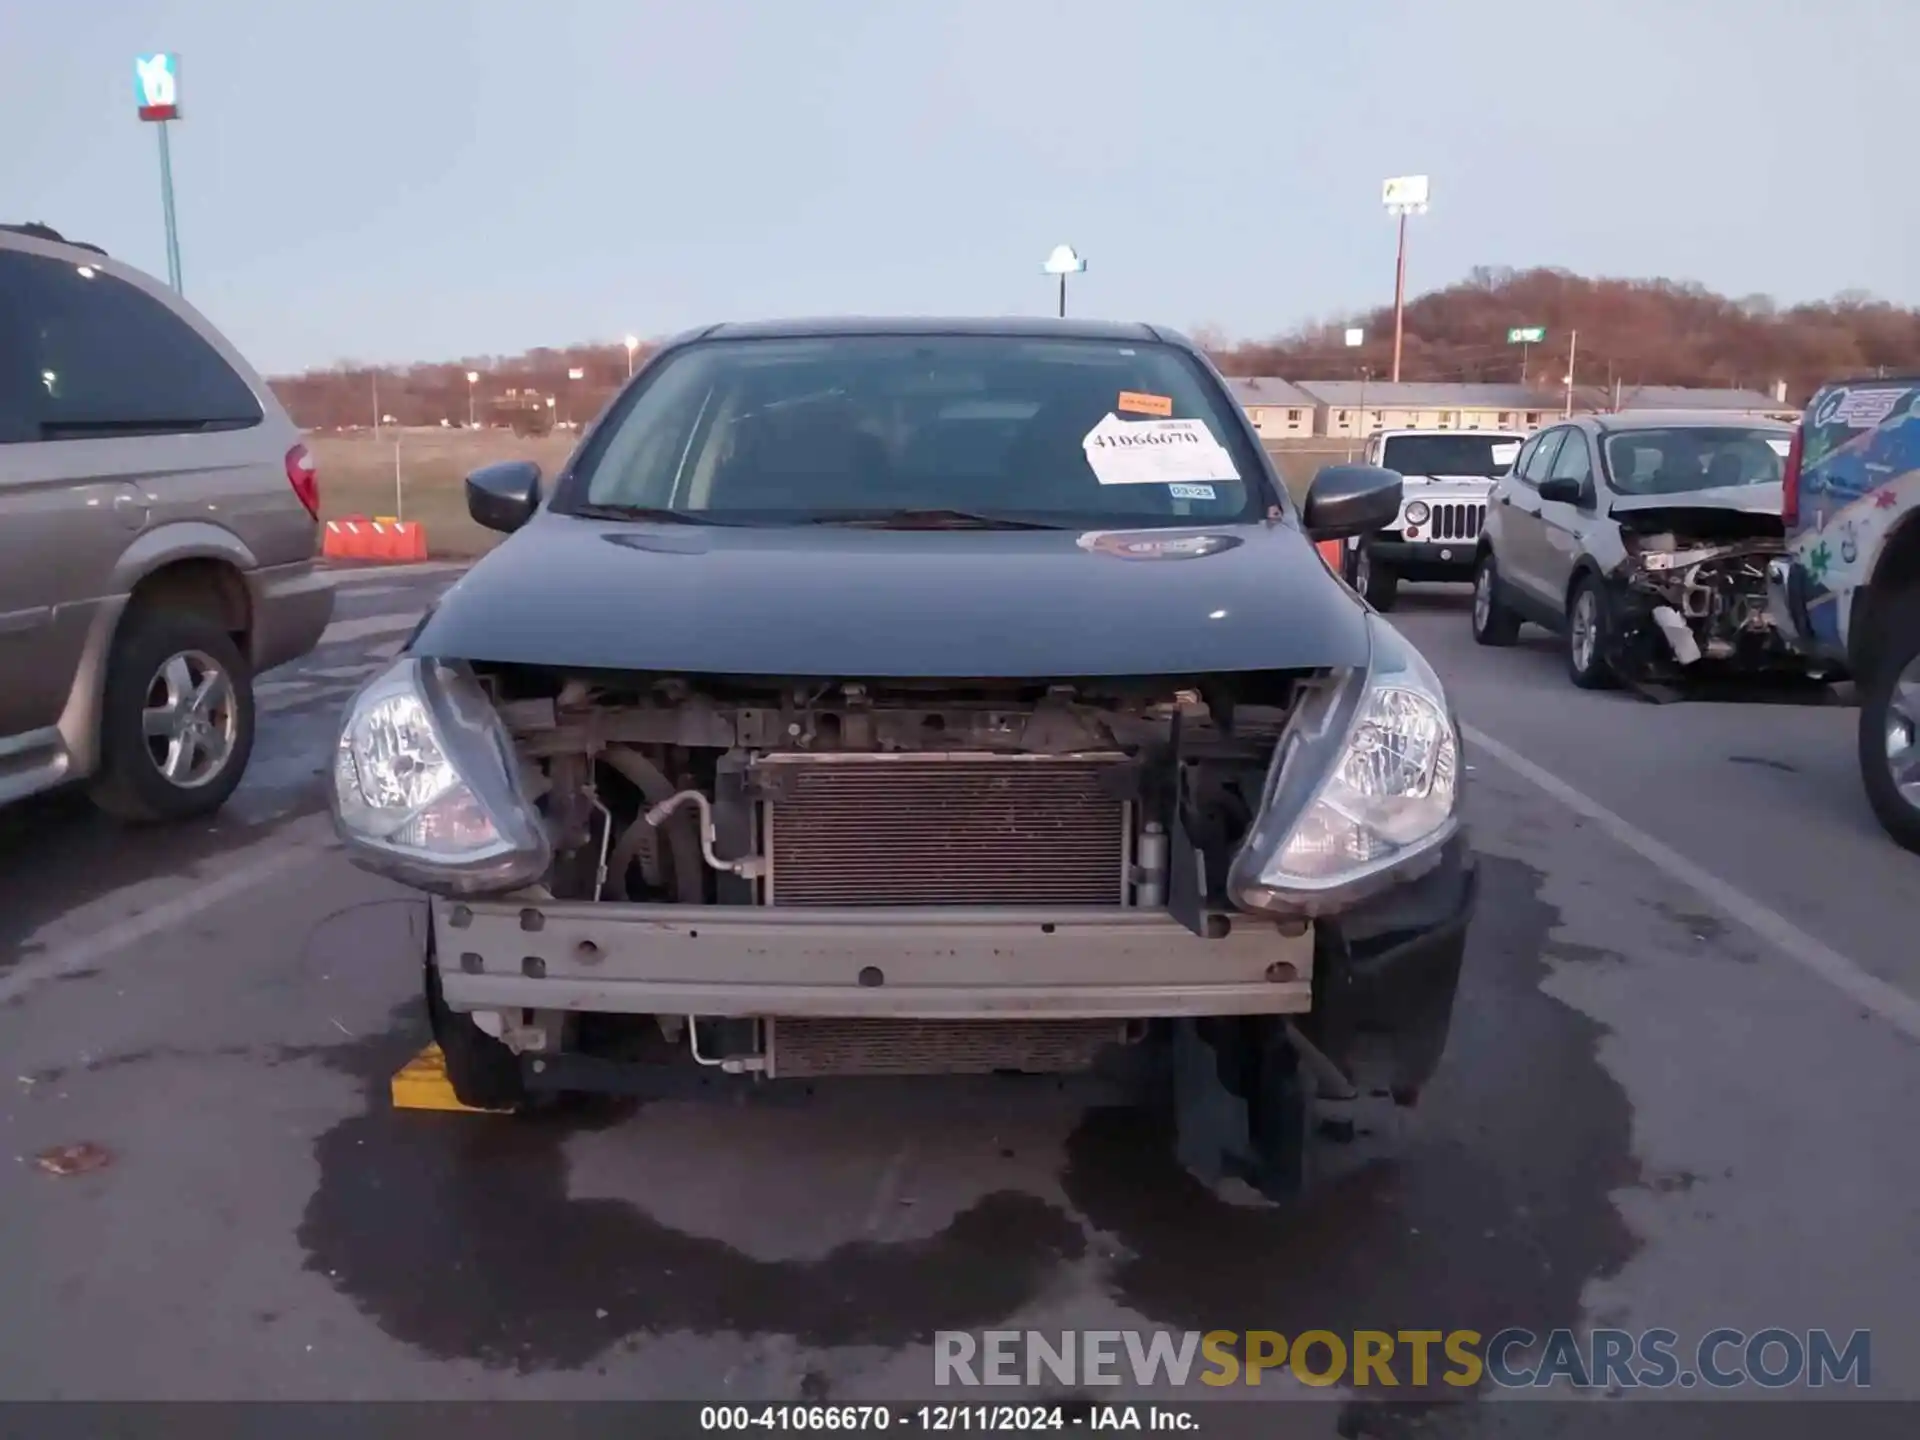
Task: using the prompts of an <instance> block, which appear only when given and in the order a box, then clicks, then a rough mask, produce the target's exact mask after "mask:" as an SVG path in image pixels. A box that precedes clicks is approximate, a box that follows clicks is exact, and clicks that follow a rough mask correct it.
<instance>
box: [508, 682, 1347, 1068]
mask: <svg viewBox="0 0 1920 1440" xmlns="http://www.w3.org/2000/svg"><path fill="white" fill-rule="evenodd" d="M481 679H482V683H483V685H485V686H486V688H487V689H488V690H489V691H490V693H491V697H492V699H493V703H494V705H495V707H496V709H497V710H498V712H499V713H500V715H501V717H502V719H503V720H504V721H505V723H506V726H507V729H508V732H509V734H510V736H511V738H512V742H513V746H514V750H515V752H516V756H517V758H518V760H519V763H520V766H521V773H522V784H523V786H524V788H525V791H526V793H527V794H528V796H529V797H530V798H532V799H533V800H534V801H535V803H536V805H537V806H538V808H539V809H540V811H541V813H542V815H543V816H544V818H545V820H546V823H547V827H548V829H549V832H550V834H551V835H552V837H553V842H554V845H553V849H554V856H555V859H554V863H553V865H552V868H551V869H550V871H549V872H548V874H547V876H546V877H545V879H544V881H543V882H542V883H541V884H540V885H538V886H536V887H533V888H532V889H530V890H528V891H526V892H523V893H522V894H521V895H520V896H519V897H517V903H526V902H531V903H533V904H535V905H538V904H539V903H540V902H541V901H543V900H552V901H588V902H594V901H597V902H605V903H627V904H631V905H635V906H652V905H661V904H668V905H675V906H679V905H686V906H721V907H728V906H735V907H771V908H777V909H779V910H780V911H782V912H785V913H788V914H793V913H796V912H800V911H804V910H825V909H840V910H844V909H847V908H860V907H868V908H871V907H883V906H884V907H897V908H899V909H901V910H906V911H912V910H920V911H922V912H923V913H932V912H934V911H942V912H945V913H957V912H958V913H964V912H967V911H972V912H975V913H983V912H987V911H1006V910H1008V909H1013V910H1016V911H1017V910H1018V909H1019V908H1021V907H1027V908H1028V909H1029V910H1030V911H1031V912H1040V913H1044V914H1049V915H1051V914H1059V913H1065V912H1078V911H1087V910H1093V909H1106V908H1110V909H1112V910H1113V911H1114V912H1116V913H1118V914H1125V913H1129V912H1131V913H1134V914H1139V913H1140V912H1143V911H1155V912H1159V913H1160V914H1161V916H1162V918H1163V920H1164V919H1165V918H1166V917H1168V916H1171V917H1173V918H1176V919H1178V920H1179V921H1180V922H1181V923H1182V924H1184V925H1185V926H1186V927H1187V928H1188V929H1189V930H1191V931H1192V932H1193V933H1194V934H1195V935H1198V936H1202V937H1205V938H1207V939H1211V940H1218V939H1220V938H1221V937H1223V936H1225V935H1226V934H1227V933H1228V931H1229V930H1230V929H1231V928H1232V927H1233V925H1234V924H1235V919H1234V912H1233V911H1232V907H1231V906H1230V905H1229V904H1228V902H1227V900H1226V897H1225V892H1224V882H1225V879H1226V876H1227V873H1228V866H1229V863H1230V861H1231V859H1232V856H1233V854H1234V852H1235V851H1236V849H1237V848H1238V847H1239V845H1240V843H1241V841H1242V839H1243V837H1244V836H1245V834H1246V832H1247V830H1248V827H1249V826H1250V825H1251V824H1252V822H1253V816H1254V812H1255V810H1256V809H1257V807H1258V806H1259V804H1260V801H1261V795H1262V791H1263V788H1264V786H1265V784H1266V781H1267V776H1268V770H1269V767H1270V764H1271V761H1272V758H1273V753H1274V747H1275V745H1276V743H1277V742H1278V741H1279V739H1280V736H1281V733H1282V731H1283V730H1284V729H1285V727H1286V725H1287V722H1288V720H1289V718H1290V716H1291V714H1292V712H1293V710H1294V708H1295V707H1296V705H1297V703H1298V701H1299V699H1300V697H1301V696H1302V695H1303V694H1305V693H1307V689H1308V687H1313V686H1321V685H1330V684H1332V683H1333V677H1331V676H1321V675H1317V674H1312V673H1308V674H1298V675H1296V674H1261V673H1254V674H1240V675H1233V676H1225V677H1193V678H1182V679H1175V680H1167V679H1142V680H1125V679H1121V680H1102V681H1098V682H1093V683H1084V682H1082V683H1064V682H1063V683H1057V684H1032V683H1025V682H1021V683H1014V682H1004V683H1003V682H992V681H982V682H975V683H960V684H953V683H946V682H901V681H890V682H885V683H874V684H869V683H860V682H832V683H822V682H817V681H814V682H804V683H790V682H789V683H783V682H778V681H769V682H764V683H751V682H746V683H743V682H739V681H732V680H725V681H720V680H703V679H699V678H695V677H682V676H631V677H623V676H608V675H600V676H595V677H592V678H588V677H582V676H567V675H559V674H553V673H549V672H529V671H526V670H505V669H495V670H492V671H489V672H485V673H483V674H482V676H481ZM527 913H532V912H527ZM735 913H738V912H735ZM1238 918H1239V920H1240V921H1241V925H1240V932H1239V934H1240V936H1242V937H1244V938H1242V939H1237V940H1236V942H1235V943H1236V945H1243V944H1253V945H1256V946H1262V947H1267V946H1270V944H1271V941H1270V939H1269V940H1262V939H1259V938H1258V935H1259V934H1260V933H1261V932H1264V934H1265V935H1266V936H1268V937H1271V936H1272V934H1273V923H1274V922H1271V921H1268V922H1266V923H1265V924H1260V923H1259V922H1255V921H1252V920H1249V919H1247V918H1246V917H1244V916H1241V917H1238ZM717 919H718V917H716V921H717ZM1046 928H1047V929H1051V928H1052V927H1051V926H1047V927H1046ZM1286 928H1288V929H1290V933H1292V934H1294V935H1296V936H1300V935H1304V934H1305V933H1306V925H1305V922H1304V921H1301V922H1295V923H1294V924H1293V925H1292V926H1291V927H1286ZM1064 933H1065V932H1064V930H1063V936H1064ZM1062 943H1071V942H1066V941H1064V939H1063V942H1062ZM1162 943H1164V942H1162ZM1124 963H1125V962H1124V956H1123V955H1122V954H1120V953H1119V952H1114V955H1113V959H1112V964H1113V965H1114V967H1115V973H1116V976H1117V975H1118V973H1119V972H1120V970H1121V969H1123V968H1124ZM1262 963H1265V962H1262ZM887 968H888V971H889V974H891V970H892V967H891V966H888V967H887ZM1195 968H1196V972H1197V970H1198V969H1199V968H1200V967H1198V966H1196V967H1195ZM1304 972H1305V966H1304V963H1303V964H1302V965H1301V967H1300V973H1301V975H1302V976H1303V977H1304ZM1288 973H1289V974H1292V973H1294V972H1293V971H1292V970H1291V969H1290V970H1289V972H1288ZM479 1019H480V1022H481V1023H483V1024H484V1025H485V1026H487V1028H488V1029H489V1031H490V1033H497V1038H499V1039H501V1040H503V1041H504V1042H505V1043H507V1044H508V1045H510V1046H511V1047H513V1048H514V1049H516V1050H521V1051H528V1050H531V1051H534V1052H536V1053H540V1052H546V1053H552V1052H556V1051H558V1050H560V1049H566V1050H568V1051H572V1052H580V1051H583V1050H584V1051H597V1052H599V1053H601V1054H606V1055H615V1056H618V1057H620V1058H622V1059H646V1058H649V1057H650V1056H653V1057H654V1058H658V1053H657V1052H659V1051H660V1050H661V1047H662V1046H664V1047H666V1048H667V1049H668V1050H676V1051H679V1052H680V1053H682V1054H690V1055H691V1058H692V1059H693V1060H694V1061H695V1062H697V1063H698V1064H700V1065H705V1066H711V1067H714V1068H715V1069H716V1070H724V1071H727V1072H729V1073H734V1074H739V1073H752V1074H758V1075H762V1076H764V1077H767V1078H777V1077H798V1076H808V1075H818V1074H890V1073H892V1074H907V1073H928V1072H935V1071H938V1072H943V1073H990V1072H1001V1071H1022V1072H1043V1073H1064V1072H1070V1071H1085V1070H1091V1069H1093V1068H1095V1067H1096V1066H1097V1065H1099V1064H1102V1063H1105V1062H1106V1061H1109V1060H1111V1058H1112V1055H1113V1053H1114V1051H1115V1050H1116V1048H1118V1049H1128V1048H1132V1042H1136V1041H1138V1040H1140V1039H1142V1038H1144V1037H1145V1035H1146V1033H1147V1029H1148V1026H1147V1022H1145V1021H1143V1020H1129V1019H1124V1018H1122V1019H1116V1020H1111V1021H1095V1020H1078V1019H1076V1020H1048V1019H1041V1018H1034V1019H1025V1020H1022V1019H1019V1018H1011V1017H1009V1018H1004V1019H1002V1020H1000V1021H999V1022H998V1023H996V1024H992V1025H981V1024H977V1023H968V1022H967V1021H964V1020H961V1021H952V1022H941V1021H927V1020H919V1021H903V1020H851V1019H817V1018H779V1019H775V1018H770V1017H761V1018H757V1019H744V1018H743V1019H726V1018H721V1017H712V1016H706V1017H702V1016H685V1015H657V1016H652V1017H640V1016H631V1015H629V1016H617V1015H599V1016H589V1017H571V1018H569V1017H563V1016H560V1015H558V1014H555V1013H545V1012H542V1013H536V1012H531V1011H530V1012H526V1013H525V1014H523V1015H520V1016H518V1017H516V1016H514V1015H512V1014H511V1013H500V1014H497V1015H486V1016H482V1017H479ZM565 1025H571V1026H572V1028H571V1029H569V1030H567V1032H566V1033H565V1034H562V1033H561V1030H560V1029H559V1028H557V1027H561V1026H565ZM495 1026H499V1027H500V1028H499V1029H498V1030H497V1032H495V1030H494V1027H495ZM543 1032H550V1033H543Z"/></svg>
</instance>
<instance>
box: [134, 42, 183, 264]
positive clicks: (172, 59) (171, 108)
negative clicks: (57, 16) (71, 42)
mask: <svg viewBox="0 0 1920 1440" xmlns="http://www.w3.org/2000/svg"><path fill="white" fill-rule="evenodd" d="M133 96H134V102H135V104H137V105H138V106H139V115H140V118H141V119H142V120H145V121H149V122H150V123H151V124H152V125H153V127H154V130H155V131H156V132H157V133H158V134H159V136H160V213H161V216H162V218H163V219H164V220H165V222H166V227H167V283H168V284H169V285H171V286H172V287H173V288H174V292H175V293H176V294H184V293H185V292H184V291H182V290H181V288H180V227H179V224H178V223H177V221H176V220H175V218H174V213H173V152H172V151H171V150H170V149H169V148H168V143H167V128H168V127H169V126H170V125H171V124H172V123H173V122H174V121H175V120H178V119H179V118H180V57H179V56H178V55H174V54H171V53H169V52H166V51H162V52H160V53H158V54H154V55H136V56H135V57H134V60H133Z"/></svg>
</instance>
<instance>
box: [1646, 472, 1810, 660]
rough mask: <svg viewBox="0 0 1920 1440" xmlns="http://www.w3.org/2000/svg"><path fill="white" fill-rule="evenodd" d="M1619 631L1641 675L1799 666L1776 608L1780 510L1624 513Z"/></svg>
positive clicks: (1782, 541) (1676, 509) (1677, 509)
mask: <svg viewBox="0 0 1920 1440" xmlns="http://www.w3.org/2000/svg"><path fill="white" fill-rule="evenodd" d="M1614 518H1615V519H1616V521H1617V522H1618V524H1619V526H1620V532H1621V541H1622V543H1623V544H1624V545H1625V547H1626V551H1627V560H1626V562H1625V564H1624V565H1623V566H1622V567H1621V568H1620V569H1619V570H1618V571H1616V573H1615V579H1616V581H1617V582H1618V583H1617V585H1616V589H1615V592H1614V606H1615V611H1616V614H1615V626H1614V631H1615V638H1616V643H1617V645H1618V646H1619V648H1620V652H1621V653H1620V655H1619V656H1618V657H1617V658H1618V661H1619V662H1623V663H1622V668H1623V669H1625V670H1627V671H1628V673H1632V674H1656V675H1657V674H1661V673H1675V672H1683V673H1684V672H1689V671H1694V670H1707V669H1716V668H1717V669H1726V670H1732V671H1750V670H1770V669H1799V668H1802V667H1801V663H1800V662H1799V661H1798V660H1797V659H1796V657H1795V655H1794V652H1793V650H1792V648H1791V646H1790V645H1789V644H1788V642H1787V638H1786V637H1785V636H1784V635H1782V634H1781V633H1780V631H1779V629H1778V628H1777V626H1776V624H1775V621H1774V619H1773V617H1772V616H1771V615H1770V614H1769V612H1768V608H1767V567H1768V564H1769V563H1770V562H1771V561H1773V560H1774V559H1776V558H1778V557H1779V556H1781V555H1783V554H1785V553H1786V539H1785V531H1784V528H1783V527H1782V525H1781V521H1780V517H1779V516H1778V515H1766V514H1759V513H1753V512H1748V511H1741V510H1728V509H1715V508H1706V507H1691V508H1689V507H1670V508H1662V509H1657V510H1637V511H1628V512H1626V513H1624V514H1616V516H1615V517H1614Z"/></svg>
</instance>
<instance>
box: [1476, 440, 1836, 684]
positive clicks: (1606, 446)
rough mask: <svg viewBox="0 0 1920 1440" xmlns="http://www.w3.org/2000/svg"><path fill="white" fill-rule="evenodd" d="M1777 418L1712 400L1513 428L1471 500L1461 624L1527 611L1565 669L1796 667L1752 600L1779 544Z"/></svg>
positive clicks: (1501, 640) (1489, 622)
mask: <svg viewBox="0 0 1920 1440" xmlns="http://www.w3.org/2000/svg"><path fill="white" fill-rule="evenodd" d="M1792 435H1793V430H1792V427H1791V426H1788V425H1784V424H1781V423H1779V422H1777V421H1772V420H1764V419H1748V418H1745V417H1734V416H1728V415H1724V414H1714V413H1693V412H1679V413H1676V412H1667V411H1648V412H1639V413H1635V412H1621V413H1615V414H1604V415H1581V416H1576V417H1573V418H1571V419H1569V420H1567V421H1566V422H1565V423H1563V424H1560V425H1556V426H1553V427H1552V428H1551V429H1548V430H1543V431H1541V432H1540V433H1539V434H1537V435H1535V436H1534V437H1533V438H1532V439H1530V440H1529V441H1527V443H1526V445H1525V446H1524V447H1523V448H1522V450H1521V452H1520V455H1519V457H1518V458H1517V459H1516V460H1515V462H1514V466H1513V469H1512V470H1511V471H1510V472H1509V473H1508V474H1507V476H1506V477H1505V478H1504V479H1502V480H1501V482H1500V484H1499V485H1498V487H1497V488H1496V489H1495V491H1494V494H1493V498H1492V503H1491V504H1490V505H1489V506H1488V509H1487V520H1486V527H1485V529H1484V530H1483V531H1482V533H1481V536H1480V543H1479V556H1478V561H1477V564H1476V567H1475V571H1474V591H1473V634H1474V638H1475V639H1476V640H1478V641H1479V642H1480V643H1481V644H1482V645H1511V644H1513V643H1514V641H1515V640H1516V639H1518V638H1519V633H1520V626H1521V625H1522V624H1523V623H1524V622H1526V621H1532V622H1534V623H1535V624H1537V625H1541V626H1544V627H1545V628H1547V629H1549V630H1554V631H1558V632H1559V633H1560V634H1561V635H1563V636H1564V637H1565V640H1566V657H1567V670H1568V673H1569V675H1570V676H1571V677H1572V679H1573V683H1574V684H1576V685H1579V686H1581V687H1582V688H1584V689H1598V688H1602V687H1604V686H1608V685H1611V684H1613V683H1615V682H1616V681H1622V680H1625V681H1631V682H1640V681H1662V680H1675V679H1686V678H1691V677H1700V676H1707V675H1712V674H1720V675H1764V674H1769V673H1778V674H1792V675H1795V676H1799V675H1804V674H1805V672H1806V664H1805V661H1804V660H1803V659H1801V658H1800V657H1799V656H1798V655H1797V654H1796V653H1795V651H1794V649H1793V647H1792V646H1791V645H1790V644H1789V643H1788V640H1787V637H1786V635H1785V633H1784V632H1783V631H1782V630H1781V628H1780V626H1779V624H1778V622H1777V618H1776V617H1775V616H1774V615H1773V613H1772V612H1771V611H1770V609H1769V607H1768V603H1767V567H1768V565H1769V564H1770V563H1771V562H1772V561H1773V560H1774V559H1776V558H1778V557H1779V556H1781V555H1782V554H1784V553H1785V550H1786V539H1785V528H1784V526H1783V523H1782V521H1781V499H1782V496H1781V477H1782V473H1783V470H1784V465H1785V460H1786V455H1787V451H1788V449H1789V447H1790V444H1791V441H1792Z"/></svg>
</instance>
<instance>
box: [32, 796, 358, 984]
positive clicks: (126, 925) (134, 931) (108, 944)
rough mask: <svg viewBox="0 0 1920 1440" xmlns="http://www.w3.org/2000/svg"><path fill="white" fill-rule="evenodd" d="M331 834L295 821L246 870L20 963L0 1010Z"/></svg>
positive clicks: (235, 891)
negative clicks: (32, 990) (37, 987)
mask: <svg viewBox="0 0 1920 1440" xmlns="http://www.w3.org/2000/svg"><path fill="white" fill-rule="evenodd" d="M331 833H332V826H331V824H330V822H329V821H327V819H326V818H325V817H323V816H312V817H309V818H308V819H305V820H297V821H295V822H294V823H293V824H291V825H289V826H287V827H286V829H285V830H282V831H281V832H280V833H279V834H278V835H276V836H274V837H273V838H272V839H271V840H268V841H267V842H265V844H264V846H263V847H262V849H261V851H260V852H259V853H258V854H257V855H256V856H255V858H254V859H253V860H252V861H251V862H249V863H248V864H245V865H242V866H240V867H238V868H237V869H233V870H229V871H227V872H226V873H225V874H223V875H221V876H220V877H219V878H218V879H216V880H209V881H208V882H207V883H206V884H204V885H200V886H197V887H195V888H194V889H192V890H189V891H187V892H186V893H185V894H184V895H176V896H175V897H174V898H173V899H171V900H167V901H163V902H162V903H161V904H158V905H155V906H154V907H153V908H152V909H150V910H143V911H141V912H140V913H139V914H138V915H133V916H129V917H128V918H127V919H125V920H122V921H119V922H118V923H116V924H113V925H108V926H107V927H105V928H104V929H101V930H96V931H94V932H93V933H92V934H91V935H86V936H82V937H81V938H80V939H78V940H75V941H74V942H73V943H72V944H70V945H63V946H60V947H59V948H57V949H54V950H49V951H46V952H45V953H43V954H40V955H35V956H33V957H31V958H30V959H26V960H22V961H21V962H20V963H19V964H18V965H16V966H14V968H13V969H12V970H10V971H9V972H8V973H7V974H6V975H4V976H0V1005H4V1004H6V1003H7V1002H8V1001H9V1000H12V999H13V998H14V997H15V996H18V995H24V994H25V993H26V992H27V991H29V990H31V989H33V988H35V987H36V986H38V985H43V984H45V983H46V982H47V981H49V980H55V979H58V978H59V977H60V976H62V975H71V974H73V972H74V971H76V970H85V969H88V968H89V967H91V966H93V965H96V964H98V963H99V962H100V961H101V960H104V959H105V958H106V957H107V956H109V955H113V954H116V953H117V952H119V951H121V950H124V949H126V948H127V947H128V946H130V945H135V944H138V943H139V942H140V941H142V940H146V939H149V938H151V937H152V936H155V935H158V934H160V933H161V932H163V931H166V930H171V929H173V927H174V926H176V925H180V924H183V923H185V922H186V921H188V920H191V919H192V918H193V917H194V916H195V915H198V914H199V913H200V912H201V911H203V910H209V909H211V908H213V907H214V906H215V905H218V904H220V903H221V902H222V901H223V900H227V899H229V898H231V897H232V896H235V895H240V894H244V893H245V892H246V891H248V890H250V889H252V888H253V887H254V886H256V885H259V884H261V883H262V882H263V881H266V880H270V879H272V878H273V877H274V876H275V875H278V874H279V873H280V872H281V871H282V870H290V869H292V868H293V867H294V866H295V865H298V864H301V863H303V862H305V861H307V860H308V859H309V858H310V857H311V856H312V854H313V852H314V851H315V850H317V849H318V848H319V847H320V846H321V845H322V844H323V843H324V842H325V841H326V839H327V837H328V836H329V835H330V834H331Z"/></svg>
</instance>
